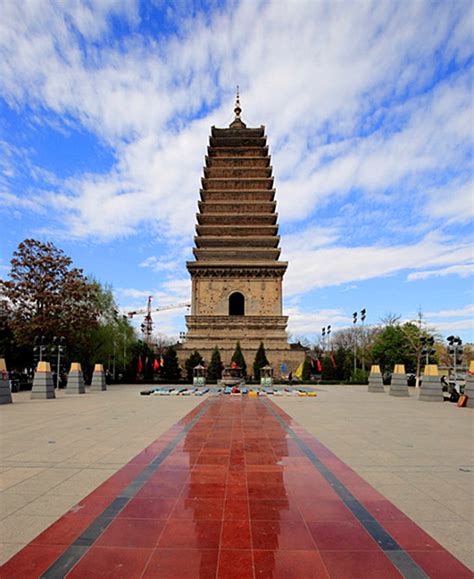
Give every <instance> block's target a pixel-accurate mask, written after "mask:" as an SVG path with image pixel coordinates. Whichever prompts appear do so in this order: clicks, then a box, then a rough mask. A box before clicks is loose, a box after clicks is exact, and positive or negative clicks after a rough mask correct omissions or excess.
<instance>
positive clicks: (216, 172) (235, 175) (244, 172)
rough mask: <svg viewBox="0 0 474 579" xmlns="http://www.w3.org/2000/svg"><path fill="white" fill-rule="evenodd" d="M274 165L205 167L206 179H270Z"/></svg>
mask: <svg viewBox="0 0 474 579" xmlns="http://www.w3.org/2000/svg"><path fill="white" fill-rule="evenodd" d="M271 176H272V167H271V166H268V167H204V177H205V178H206V179H268V178H271Z"/></svg>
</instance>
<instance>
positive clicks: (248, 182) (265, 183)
mask: <svg viewBox="0 0 474 579" xmlns="http://www.w3.org/2000/svg"><path fill="white" fill-rule="evenodd" d="M201 183H202V188H203V189H205V190H206V191H211V190H213V189H219V190H221V191H222V190H224V191H228V190H232V191H235V190H237V191H239V190H240V189H244V190H249V189H251V190H253V189H257V190H258V189H273V177H265V178H264V179H252V178H246V177H242V178H239V179H223V178H221V179H207V178H206V177H203V178H202V179H201Z"/></svg>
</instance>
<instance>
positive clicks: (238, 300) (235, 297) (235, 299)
mask: <svg viewBox="0 0 474 579" xmlns="http://www.w3.org/2000/svg"><path fill="white" fill-rule="evenodd" d="M244 315H245V298H244V296H243V294H241V293H240V292H234V293H233V294H231V295H230V296H229V316H244Z"/></svg>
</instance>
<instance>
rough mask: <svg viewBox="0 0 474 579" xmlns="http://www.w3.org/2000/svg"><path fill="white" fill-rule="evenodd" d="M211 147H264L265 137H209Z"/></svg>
mask: <svg viewBox="0 0 474 579" xmlns="http://www.w3.org/2000/svg"><path fill="white" fill-rule="evenodd" d="M209 144H210V146H211V147H230V148H233V147H265V146H266V144H267V138H266V137H252V136H250V135H244V134H242V135H240V136H239V135H229V136H225V137H223V136H222V137H210V139H209Z"/></svg>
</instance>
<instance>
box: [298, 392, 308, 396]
mask: <svg viewBox="0 0 474 579" xmlns="http://www.w3.org/2000/svg"><path fill="white" fill-rule="evenodd" d="M298 396H306V392H298Z"/></svg>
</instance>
